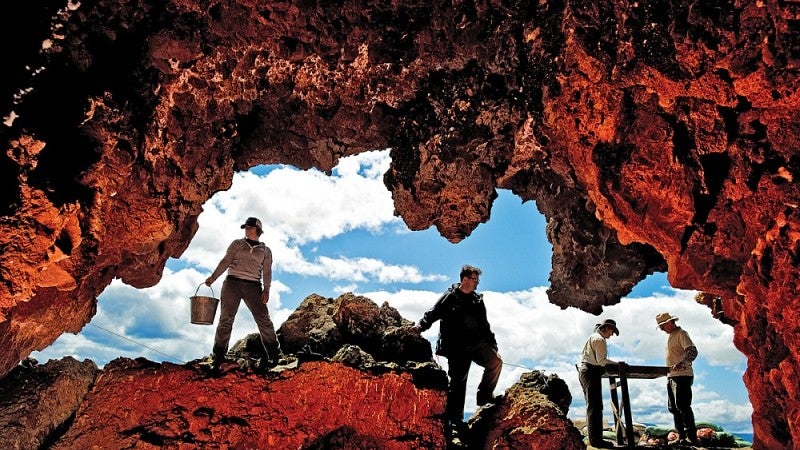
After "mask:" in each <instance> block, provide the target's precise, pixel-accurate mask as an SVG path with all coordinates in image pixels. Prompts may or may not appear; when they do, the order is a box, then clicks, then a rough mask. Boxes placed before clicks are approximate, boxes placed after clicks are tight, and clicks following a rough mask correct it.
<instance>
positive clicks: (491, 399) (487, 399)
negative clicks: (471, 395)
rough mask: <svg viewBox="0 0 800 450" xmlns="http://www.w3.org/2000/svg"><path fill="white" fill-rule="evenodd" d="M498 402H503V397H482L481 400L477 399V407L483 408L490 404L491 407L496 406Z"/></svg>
mask: <svg viewBox="0 0 800 450" xmlns="http://www.w3.org/2000/svg"><path fill="white" fill-rule="evenodd" d="M500 400H503V396H502V395H495V396H493V397H492V396H488V397H483V396H482V397H481V398H479V399H477V401H478V406H484V405H488V404H490V403H491V404H493V405H497V404H499V403H500Z"/></svg>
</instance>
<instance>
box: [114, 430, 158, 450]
mask: <svg viewBox="0 0 800 450" xmlns="http://www.w3.org/2000/svg"><path fill="white" fill-rule="evenodd" d="M120 434H121V435H123V436H138V437H139V439H140V440H141V441H142V442H145V443H147V444H150V445H155V446H158V447H164V446H165V445H166V443H167V440H166V439H165V437H164V436H162V435H160V434H158V433H156V432H153V431H151V430H148V429H147V428H145V427H144V426H138V427H134V428H131V429H130V430H123V431H121V432H120Z"/></svg>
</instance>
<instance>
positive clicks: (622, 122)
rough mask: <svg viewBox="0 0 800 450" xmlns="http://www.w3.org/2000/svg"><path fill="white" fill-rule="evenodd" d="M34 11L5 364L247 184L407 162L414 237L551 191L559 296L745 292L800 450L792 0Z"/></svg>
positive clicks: (728, 301) (131, 275)
mask: <svg viewBox="0 0 800 450" xmlns="http://www.w3.org/2000/svg"><path fill="white" fill-rule="evenodd" d="M62 7H64V2H56V1H52V0H46V1H42V2H10V4H8V5H4V6H3V14H2V15H0V16H2V18H0V30H2V31H0V33H2V34H0V38H2V39H0V42H2V43H0V45H2V47H3V58H4V61H3V63H4V65H3V66H4V69H3V71H2V74H0V104H2V111H3V117H4V123H5V125H3V126H2V127H0V130H2V131H0V133H2V138H1V139H0V142H2V144H3V145H4V152H3V154H2V155H0V199H1V200H0V348H3V352H2V354H0V374H5V373H8V371H9V370H11V369H12V368H13V367H14V365H15V364H16V363H17V362H18V361H20V360H21V359H23V358H24V357H25V356H26V355H28V354H29V353H30V352H31V351H32V350H35V349H41V348H44V347H46V346H47V345H48V344H50V343H51V342H52V341H53V340H54V339H56V337H58V336H59V335H60V334H61V333H64V332H77V331H78V330H80V329H81V327H82V326H83V325H84V324H85V323H87V322H88V320H89V319H90V318H91V317H92V315H93V314H94V312H95V301H96V296H97V295H98V294H99V293H100V292H101V291H102V290H103V289H104V288H105V287H106V286H107V285H108V284H109V283H110V281H111V280H112V279H113V278H115V277H118V278H121V279H122V280H123V281H124V282H126V283H128V284H130V285H133V286H136V287H145V286H151V285H153V284H154V283H156V282H157V281H158V279H159V277H160V275H161V271H162V269H163V266H164V263H165V261H166V260H167V259H168V258H169V257H173V256H178V255H180V254H181V252H182V251H183V250H184V249H185V248H186V246H187V245H188V243H189V241H190V239H191V238H192V236H193V234H194V232H195V231H196V229H197V221H196V219H197V216H198V215H199V214H200V213H201V205H202V204H203V202H204V201H205V200H207V199H208V198H209V197H210V196H211V195H212V194H213V193H214V192H217V191H219V190H223V189H226V188H227V187H228V186H230V182H231V178H232V175H233V173H234V172H235V171H239V170H245V169H247V168H249V167H251V166H253V165H256V164H263V163H287V164H293V165H295V166H297V167H301V168H309V167H317V168H319V169H321V170H330V169H331V168H332V167H333V166H334V165H335V164H336V162H337V160H338V158H340V157H342V156H346V155H351V154H354V153H358V152H362V151H366V150H370V149H377V148H391V149H392V152H391V155H392V160H393V162H392V166H391V168H390V170H389V172H388V173H387V174H386V176H385V182H386V185H387V187H388V188H389V189H390V190H391V192H392V195H393V198H394V202H395V207H396V211H397V213H398V214H399V215H401V216H402V217H403V219H404V220H405V222H406V223H407V224H408V226H409V227H410V228H411V229H415V230H417V229H423V228H426V227H429V226H431V225H433V226H436V227H437V229H438V230H439V231H440V233H441V234H442V235H443V236H444V237H446V238H447V239H450V240H451V241H453V242H457V241H459V240H460V239H462V238H463V237H464V236H466V235H468V234H469V233H470V232H471V231H472V230H473V229H474V228H475V227H476V226H477V225H478V224H479V223H481V222H483V221H486V220H488V219H489V217H490V211H491V205H492V201H493V199H494V198H495V195H496V194H495V190H496V189H497V188H504V189H510V190H512V191H513V192H515V193H516V194H517V195H519V196H520V198H521V199H523V200H535V201H536V204H537V206H538V208H539V209H540V211H541V212H542V213H544V214H545V215H546V217H547V219H548V238H549V239H550V241H551V242H552V244H553V270H552V273H551V286H550V290H549V294H550V299H551V301H552V302H553V303H555V304H558V305H561V306H565V307H566V306H574V307H578V308H582V309H584V310H586V311H590V312H594V313H599V312H600V311H601V309H602V307H603V306H604V305H609V304H613V303H616V302H617V301H618V300H619V298H620V296H622V295H625V294H626V293H627V292H629V291H630V289H631V287H632V286H633V285H635V283H636V282H638V281H639V280H641V279H642V278H643V277H645V276H646V275H647V274H649V273H652V272H653V271H667V272H668V274H669V280H670V283H671V284H672V285H673V286H674V287H678V288H689V289H697V290H702V291H705V292H709V293H711V294H713V295H717V296H720V297H721V298H722V304H723V305H724V310H725V317H727V318H728V319H729V320H730V321H731V322H732V323H734V324H735V325H734V328H735V344H736V346H737V347H738V348H739V349H740V350H741V351H742V352H743V353H744V354H745V355H747V357H748V370H747V372H746V374H745V381H746V384H747V387H748V390H749V392H750V396H751V401H752V403H753V406H754V414H753V425H754V431H755V443H754V446H755V447H757V448H770V449H774V448H793V447H797V446H798V445H800V444H798V443H800V425H798V424H800V392H798V388H797V379H798V372H800V360H798V358H800V340H799V339H797V328H798V324H800V305H799V304H798V303H799V302H798V298H799V295H800V294H799V293H798V286H800V280H798V278H799V275H798V274H800V271H798V266H799V265H800V256H798V255H800V214H799V213H798V204H799V203H800V191H799V190H798V184H797V179H798V176H800V156H798V150H797V149H798V142H800V125H799V124H800V120H798V119H799V118H800V117H799V116H800V114H798V112H799V109H798V101H799V100H800V93H798V90H797V88H798V86H800V83H798V70H799V69H800V22H798V17H800V6H798V3H796V2H788V1H780V0H741V1H736V2H730V1H707V2H695V1H680V0H673V1H669V0H660V1H648V2H622V1H611V2H589V1H580V0H578V1H569V2H521V1H491V2H470V1H453V2H400V1H392V0H388V1H382V2H373V1H352V0H344V1H331V2H317V1H313V0H297V1H269V2H267V1H254V0H221V1H187V0H126V1H119V2H101V1H82V2H80V3H77V2H76V3H67V6H66V7H65V9H64V10H59V9H58V8H62Z"/></svg>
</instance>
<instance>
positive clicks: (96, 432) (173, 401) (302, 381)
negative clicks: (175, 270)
mask: <svg viewBox="0 0 800 450" xmlns="http://www.w3.org/2000/svg"><path fill="white" fill-rule="evenodd" d="M444 399H445V397H444V392H443V391H442V390H441V389H439V390H431V389H419V388H417V387H416V386H415V385H414V384H413V382H412V381H411V377H410V375H408V374H402V373H385V374H382V375H380V376H377V375H370V374H369V373H366V372H363V371H360V370H358V369H355V368H351V367H347V366H344V365H341V364H338V363H330V362H322V361H314V362H307V363H303V364H301V365H300V366H299V367H297V368H296V369H287V370H283V371H281V372H279V373H274V372H268V373H266V374H258V373H255V372H251V371H244V370H237V369H225V370H223V372H221V373H220V374H218V375H215V376H209V375H208V374H207V373H206V372H204V371H202V370H200V369H199V366H198V365H196V364H190V365H188V366H176V365H171V364H169V363H164V364H155V363H151V362H148V361H144V360H130V359H117V360H114V361H112V362H111V363H109V364H108V365H107V366H106V367H105V369H104V370H103V373H102V374H101V375H100V376H99V377H98V379H97V382H96V385H95V386H94V388H93V389H92V391H91V393H90V394H89V395H88V396H87V398H86V400H85V401H84V403H83V404H82V405H81V407H80V409H79V410H78V412H77V414H76V417H75V420H74V422H73V424H72V426H71V427H70V428H69V430H68V431H67V432H66V433H65V434H64V436H63V437H62V438H61V439H60V440H58V441H57V442H56V443H55V444H54V445H53V446H52V448H54V449H86V448H93V447H95V446H96V448H132V447H139V446H142V445H146V446H154V447H157V448H209V447H215V448H298V449H299V448H323V447H322V446H321V445H322V444H321V443H324V442H342V443H344V445H343V446H342V447H338V448H359V447H358V443H360V442H362V443H363V442H371V443H373V444H374V445H375V448H386V449H407V448H444V446H445V441H444V437H443V429H442V425H441V420H440V418H439V416H440V415H441V414H442V413H443V412H444Z"/></svg>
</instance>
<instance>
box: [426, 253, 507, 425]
mask: <svg viewBox="0 0 800 450" xmlns="http://www.w3.org/2000/svg"><path fill="white" fill-rule="evenodd" d="M480 275H481V270H480V269H478V268H477V267H473V266H469V265H466V266H464V267H462V268H461V274H460V278H461V282H460V283H456V284H453V285H452V286H451V287H450V289H448V290H447V291H446V292H445V293H444V294H443V295H442V296H441V297H440V298H439V300H438V301H437V302H436V304H434V305H433V308H431V309H430V310H428V311H427V312H425V314H423V316H422V319H421V320H420V321H419V325H418V326H417V329H418V331H420V332H422V331H425V330H427V329H429V328H430V327H431V325H433V323H434V322H436V321H437V320H440V321H441V323H440V324H439V340H438V342H437V343H436V354H437V355H440V356H444V357H446V358H447V362H448V369H447V375H448V377H449V378H450V383H449V385H448V389H447V410H446V416H447V421H448V426H450V427H451V428H455V429H460V428H461V427H462V426H463V423H464V422H463V421H464V400H465V398H466V392H467V376H468V375H469V368H470V365H471V364H472V363H473V362H475V363H476V364H478V365H480V366H482V367H483V368H484V370H483V377H482V378H481V381H480V384H479V385H478V395H477V403H478V405H479V406H483V405H485V404H487V403H489V402H492V401H493V400H494V388H495V387H496V386H497V381H498V380H499V379H500V371H501V369H502V367H503V360H502V359H501V358H500V354H499V353H498V352H497V340H496V339H495V336H494V333H493V332H492V330H491V327H490V326H489V321H488V319H487V317H486V305H485V304H484V303H483V295H481V294H478V293H477V292H475V289H477V287H478V283H479V282H480Z"/></svg>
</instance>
